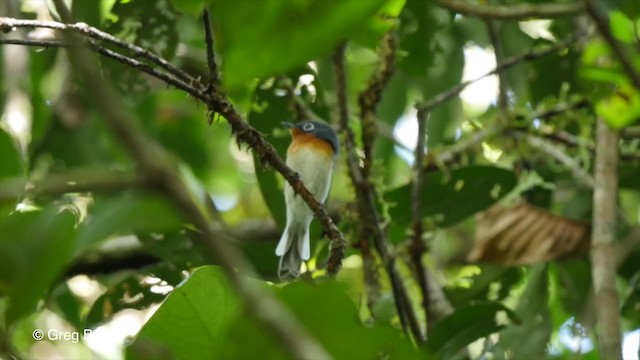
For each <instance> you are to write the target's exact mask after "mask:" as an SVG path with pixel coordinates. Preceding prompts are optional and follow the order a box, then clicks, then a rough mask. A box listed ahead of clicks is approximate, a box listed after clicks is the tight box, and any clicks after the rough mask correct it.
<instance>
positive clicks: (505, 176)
mask: <svg viewBox="0 0 640 360" xmlns="http://www.w3.org/2000/svg"><path fill="white" fill-rule="evenodd" d="M516 182H517V179H516V176H515V175H514V174H513V172H511V171H509V170H505V169H501V168H497V167H492V166H469V167H463V168H459V169H454V170H451V171H450V172H448V173H444V172H441V171H438V172H433V173H428V174H426V176H425V178H424V187H423V189H422V199H421V201H422V215H423V216H431V217H432V218H433V220H434V221H435V224H436V225H438V226H441V227H447V226H451V225H454V224H455V223H457V222H459V221H461V220H464V219H466V218H467V217H469V216H471V215H473V214H475V213H477V212H478V211H481V210H484V209H486V208H487V207H489V206H491V205H492V204H494V203H495V202H497V201H498V200H499V199H500V198H501V197H503V196H504V195H506V194H507V193H509V191H511V189H513V188H514V187H515V185H516ZM385 197H386V199H387V200H388V201H390V202H391V203H392V204H394V207H393V208H391V209H390V210H389V215H391V218H392V219H393V223H394V225H397V226H406V224H407V223H408V222H409V220H410V219H411V210H410V209H411V201H412V199H411V184H408V185H405V186H402V187H400V188H397V189H394V190H392V191H390V192H389V193H387V194H386V196H385Z"/></svg>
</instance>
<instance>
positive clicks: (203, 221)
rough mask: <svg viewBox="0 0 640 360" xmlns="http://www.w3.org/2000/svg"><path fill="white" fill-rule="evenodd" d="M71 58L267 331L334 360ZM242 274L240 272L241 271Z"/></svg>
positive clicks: (76, 55)
mask: <svg viewBox="0 0 640 360" xmlns="http://www.w3.org/2000/svg"><path fill="white" fill-rule="evenodd" d="M54 2H55V5H56V8H57V10H58V13H59V14H60V15H61V17H62V18H63V19H64V20H65V21H67V22H69V21H71V17H70V13H69V10H68V9H67V8H66V6H65V5H64V2H63V0H54ZM65 35H66V37H67V39H68V41H69V42H70V43H71V44H77V43H80V40H79V39H78V38H77V37H76V36H74V35H75V34H73V33H65ZM68 54H69V58H70V59H71V61H72V62H73V64H74V65H75V68H76V69H77V71H78V72H79V73H80V74H81V75H82V79H83V80H84V81H85V83H86V85H87V87H86V89H87V91H89V92H90V93H91V94H92V98H94V99H96V100H97V101H96V103H95V104H96V106H97V107H98V109H99V110H100V111H101V112H102V113H103V114H104V117H105V121H106V122H107V125H108V126H109V127H110V129H111V131H112V132H113V134H114V135H115V136H116V138H118V139H119V140H120V141H121V142H122V144H123V145H124V146H125V148H126V149H127V150H128V151H129V153H130V154H131V156H132V157H133V158H134V159H135V161H136V162H137V163H138V165H139V167H140V171H142V172H143V173H145V174H146V175H148V176H149V178H151V179H154V180H155V181H156V182H157V185H158V186H159V187H160V189H162V190H163V191H164V192H165V194H166V195H167V196H168V197H169V198H170V199H171V200H172V201H173V202H174V203H175V205H176V206H177V207H178V208H179V209H181V210H182V211H183V213H184V214H185V216H186V217H187V218H189V219H190V220H191V221H192V222H193V224H194V226H196V227H197V228H198V229H199V230H200V231H201V232H202V234H203V237H204V239H205V240H206V241H205V246H206V248H207V250H208V251H209V252H210V253H211V254H212V255H214V256H215V257H216V258H217V259H218V260H219V261H220V263H221V264H222V265H223V269H224V270H225V272H226V273H227V275H228V276H229V278H230V280H231V283H232V284H233V285H234V286H235V288H236V291H238V293H239V294H240V295H241V296H242V297H243V298H244V299H245V300H246V303H247V306H248V308H249V310H250V311H251V312H252V313H253V315H254V316H256V317H257V318H258V319H259V320H260V321H262V322H263V323H264V324H265V325H266V326H268V327H269V328H272V329H273V330H274V332H275V333H276V335H277V337H278V338H279V339H280V340H281V341H282V342H283V343H284V344H285V345H286V347H287V349H288V350H289V351H290V352H291V355H292V356H293V357H296V358H305V359H314V358H322V359H328V358H330V356H329V354H328V353H327V352H326V351H325V350H324V348H323V347H322V346H321V345H320V344H319V343H318V342H317V341H316V340H315V339H314V338H313V337H311V336H310V335H309V334H308V332H307V331H306V329H304V327H303V326H302V325H301V324H300V323H299V322H298V320H297V319H296V318H295V317H294V316H293V315H292V314H291V313H290V312H289V311H288V310H287V309H286V308H285V307H283V306H282V304H280V303H279V302H278V301H277V300H276V299H275V298H274V297H273V296H272V295H270V294H268V293H267V292H265V291H264V290H263V289H262V288H260V287H257V286H255V285H252V284H251V283H250V282H249V280H248V278H246V277H245V276H246V275H247V274H248V275H249V276H251V275H252V274H253V269H252V267H251V265H250V263H249V262H248V261H247V260H246V258H244V256H243V255H242V254H241V253H240V251H239V250H237V249H236V248H235V247H233V246H232V245H231V244H230V243H229V242H227V241H225V237H224V236H220V234H218V233H217V232H216V231H214V230H213V228H212V226H211V224H210V223H209V221H208V220H207V218H206V216H204V214H203V213H202V212H201V210H200V207H199V206H198V204H196V203H195V202H194V200H193V199H192V197H191V195H190V193H189V191H188V190H187V187H186V185H185V184H184V183H183V182H182V179H181V178H180V177H179V176H178V173H177V171H176V169H175V167H174V165H173V163H172V162H171V160H170V157H169V155H168V154H167V153H166V151H165V150H164V149H163V148H162V147H160V146H159V145H158V144H156V143H154V142H153V141H151V140H150V139H148V138H147V137H145V136H144V134H143V133H142V132H140V131H138V129H136V127H135V124H136V123H135V122H134V121H132V119H131V118H130V116H129V115H128V114H127V113H126V112H125V111H124V108H125V107H124V106H122V104H120V102H119V101H118V97H117V95H116V93H115V90H114V89H113V88H112V87H111V86H110V85H109V84H108V83H107V82H105V81H104V80H103V79H102V78H101V77H100V75H99V74H98V72H97V71H96V69H97V67H96V66H95V61H92V59H91V58H89V53H87V52H86V51H85V50H84V49H83V48H82V47H81V46H79V47H77V48H76V47H74V51H68ZM236 269H238V270H239V271H236Z"/></svg>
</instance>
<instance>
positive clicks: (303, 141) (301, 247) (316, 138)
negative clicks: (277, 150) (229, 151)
mask: <svg viewBox="0 0 640 360" xmlns="http://www.w3.org/2000/svg"><path fill="white" fill-rule="evenodd" d="M282 125H283V126H285V127H288V128H290V129H291V137H292V141H291V145H289V149H288V150H287V165H288V166H289V167H290V168H291V169H292V170H293V171H295V172H297V173H298V174H299V175H300V180H302V183H303V184H304V185H305V186H306V187H307V189H309V191H310V192H311V194H313V196H315V198H316V199H318V201H320V202H321V203H324V201H325V200H326V199H327V195H328V194H329V187H330V185H331V174H332V173H333V165H334V164H335V161H336V157H337V155H338V150H339V144H338V136H337V135H336V133H335V131H334V130H333V129H332V128H331V126H329V125H327V124H324V123H322V122H319V121H303V122H300V123H297V124H292V123H288V122H283V123H282ZM284 199H285V202H286V204H287V227H286V228H285V229H284V233H283V234H282V237H281V238H280V242H279V243H278V247H276V255H278V256H280V265H279V266H278V276H279V277H280V278H281V279H291V278H296V277H297V276H298V275H299V274H300V264H301V263H302V260H309V257H310V256H311V249H310V245H309V225H310V224H311V220H313V213H312V212H311V209H309V207H308V206H307V204H306V203H305V202H304V200H303V199H302V197H300V196H297V195H296V193H295V192H294V191H293V188H292V187H291V185H289V183H285V185H284Z"/></svg>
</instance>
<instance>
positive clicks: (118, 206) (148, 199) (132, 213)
mask: <svg viewBox="0 0 640 360" xmlns="http://www.w3.org/2000/svg"><path fill="white" fill-rule="evenodd" d="M101 200H102V201H101ZM183 223H184V219H183V217H182V214H180V213H179V212H178V211H177V209H176V208H175V207H174V206H173V205H172V204H171V203H169V202H168V200H167V199H166V198H165V197H163V196H161V195H159V194H153V193H139V192H133V193H125V194H123V195H120V196H118V197H111V198H108V199H100V198H98V199H97V200H96V205H95V206H94V207H93V208H92V209H91V210H90V217H89V218H88V219H87V221H85V222H84V223H83V226H82V228H81V229H80V232H79V234H78V245H79V246H82V247H84V246H87V245H89V244H92V243H94V242H96V241H100V240H104V239H106V238H108V237H109V236H111V235H116V234H117V235H128V234H131V233H135V232H142V233H148V232H158V233H161V232H166V231H170V230H176V229H178V228H180V227H181V226H182V225H183Z"/></svg>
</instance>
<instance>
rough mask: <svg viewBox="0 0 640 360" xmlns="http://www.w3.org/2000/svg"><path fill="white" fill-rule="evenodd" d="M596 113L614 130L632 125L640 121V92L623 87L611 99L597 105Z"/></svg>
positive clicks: (626, 86)
mask: <svg viewBox="0 0 640 360" xmlns="http://www.w3.org/2000/svg"><path fill="white" fill-rule="evenodd" d="M596 113H597V114H598V115H599V116H601V117H602V118H603V119H604V120H605V121H606V122H607V124H609V126H611V127H612V128H614V129H621V128H623V127H625V126H627V125H631V124H633V123H634V122H637V121H638V119H640V91H638V90H636V89H635V88H634V87H633V86H631V85H628V84H625V85H622V86H621V87H619V88H618V89H617V90H616V91H615V92H614V93H613V94H612V95H611V96H610V97H608V98H605V99H602V100H600V101H598V102H597V103H596Z"/></svg>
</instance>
